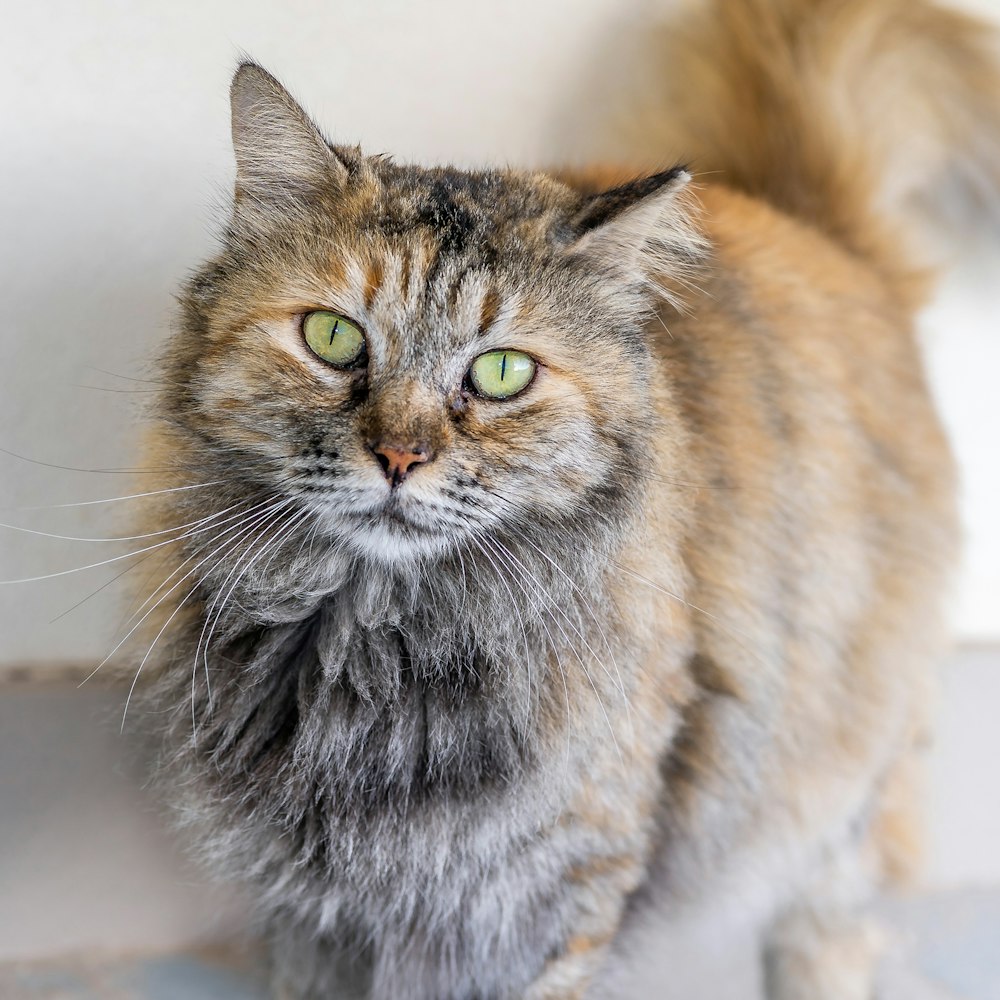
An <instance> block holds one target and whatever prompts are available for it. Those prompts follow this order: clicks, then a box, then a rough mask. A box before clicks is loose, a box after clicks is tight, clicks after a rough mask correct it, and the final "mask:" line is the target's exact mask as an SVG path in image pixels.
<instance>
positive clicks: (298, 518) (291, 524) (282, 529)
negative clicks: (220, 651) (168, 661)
mask: <svg viewBox="0 0 1000 1000" xmlns="http://www.w3.org/2000/svg"><path fill="white" fill-rule="evenodd" d="M285 512H287V507H286V508H284V510H283V511H281V512H279V521H280V517H281V515H282V514H283V513H285ZM310 514H311V511H309V510H300V511H293V513H292V515H291V516H290V517H289V518H288V520H287V521H286V522H285V523H284V524H283V525H279V527H278V528H277V529H276V531H275V533H274V534H273V535H272V537H271V539H270V541H268V542H267V543H266V544H265V546H264V547H263V548H262V549H261V550H260V551H259V552H256V553H254V554H253V555H252V557H251V558H250V561H249V562H248V563H247V564H246V566H245V567H244V568H243V570H242V572H240V574H239V576H237V577H236V579H235V580H234V581H233V584H232V586H231V587H230V588H229V592H228V593H227V594H226V596H225V597H224V598H223V599H222V603H221V604H219V608H218V611H217V613H216V615H215V621H214V622H213V623H212V626H211V628H210V629H209V631H208V636H207V638H205V641H204V647H203V646H202V638H203V637H204V636H205V626H206V625H208V622H209V620H210V618H211V616H212V609H211V608H209V610H208V611H207V612H206V614H205V624H204V625H202V630H201V635H199V637H198V645H197V647H196V648H195V653H194V663H193V664H192V666H191V673H192V677H191V684H192V693H193V691H194V675H195V672H196V671H197V669H198V657H199V653H201V658H202V661H203V662H204V664H205V685H206V692H207V695H208V706H209V711H211V709H212V685H211V679H210V667H209V662H208V651H209V648H210V647H211V645H212V637H213V636H214V635H215V631H216V629H217V628H218V625H219V622H220V621H221V619H222V615H223V613H224V611H225V609H226V604H227V603H228V601H229V599H230V598H231V597H232V595H233V593H234V592H235V590H236V588H237V586H239V583H240V580H242V579H243V577H244V576H246V574H247V573H248V572H249V571H250V569H251V567H252V566H253V565H254V563H255V562H257V560H258V559H261V558H263V556H264V555H265V553H266V552H267V551H268V550H269V549H272V548H274V546H275V545H277V543H278V542H279V541H281V540H282V539H283V538H287V537H288V535H290V534H291V533H292V531H293V530H294V529H295V528H296V527H297V526H298V525H299V524H301V523H302V522H303V521H304V520H305V519H306V518H308V517H309V516H310ZM269 520H270V519H269ZM266 530H267V527H265V528H264V529H262V530H261V531H259V532H258V533H257V535H256V536H255V537H254V539H253V542H256V541H257V539H258V538H260V537H261V535H263V534H264V533H265V532H266ZM253 542H251V543H250V544H251V545H252V544H253ZM248 551H249V550H248ZM245 558H246V554H244V555H243V556H241V557H240V560H238V561H237V563H236V566H234V567H233V570H232V571H231V572H230V574H229V576H228V577H226V581H225V582H224V583H223V584H222V587H225V586H226V583H228V581H229V580H230V579H231V578H232V575H233V573H234V572H235V571H236V570H237V569H238V568H239V565H240V562H242V561H243V559H245ZM221 592H222V590H221V588H220V590H219V591H217V592H216V600H217V599H218V595H219V594H220V593H221ZM191 710H192V712H194V703H193V702H192V704H191ZM193 721H194V719H193V717H192V722H193Z"/></svg>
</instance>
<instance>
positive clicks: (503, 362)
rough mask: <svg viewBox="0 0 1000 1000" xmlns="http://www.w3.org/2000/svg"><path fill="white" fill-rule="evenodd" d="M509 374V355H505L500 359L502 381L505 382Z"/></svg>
mask: <svg viewBox="0 0 1000 1000" xmlns="http://www.w3.org/2000/svg"><path fill="white" fill-rule="evenodd" d="M506 374H507V355H506V354H505V355H504V356H503V357H502V358H501V359H500V381H501V382H502V381H503V380H504V376H505V375H506Z"/></svg>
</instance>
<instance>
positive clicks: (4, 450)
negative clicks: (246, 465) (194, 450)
mask: <svg viewBox="0 0 1000 1000" xmlns="http://www.w3.org/2000/svg"><path fill="white" fill-rule="evenodd" d="M0 454H4V455H9V456H10V457H11V458H16V459H18V460H19V461H21V462H28V463H29V464H31V465H40V466H42V467H44V468H46V469H60V470H61V471H63V472H100V473H106V474H109V475H128V476H131V475H143V474H146V473H156V474H163V473H169V472H190V471H192V470H196V466H184V465H176V466H173V467H172V468H168V469H83V468H80V467H79V466H75V465H56V464H55V463H54V462H43V461H42V460H41V459H38V458H28V456H27V455H19V454H18V453H17V452H15V451H11V450H10V449H9V448H3V447H0ZM281 461H283V459H280V458H258V459H255V460H251V464H254V465H257V464H267V463H270V462H281Z"/></svg>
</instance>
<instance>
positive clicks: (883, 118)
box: [661, 0, 1000, 294]
mask: <svg viewBox="0 0 1000 1000" xmlns="http://www.w3.org/2000/svg"><path fill="white" fill-rule="evenodd" d="M669 45H670V52H669V53H667V54H665V55H664V56H662V57H661V58H664V60H665V63H664V65H665V68H666V70H667V72H668V73H669V78H670V82H671V88H672V92H671V94H670V96H669V103H668V104H667V105H666V107H667V118H668V119H669V121H666V122H664V123H663V124H664V125H665V126H667V127H668V128H669V129H670V132H669V134H668V135H667V136H664V137H663V138H664V139H665V141H666V142H668V143H669V148H670V149H671V150H677V151H680V152H681V153H682V154H685V155H689V156H691V158H692V164H693V166H694V168H695V169H696V170H697V171H698V172H699V173H703V174H706V175H710V173H711V172H713V171H718V172H719V173H720V175H721V176H720V177H719V179H721V180H722V181H724V182H725V183H727V184H729V185H731V186H733V187H736V188H738V189H740V190H743V191H745V192H747V193H749V194H752V195H754V196H756V197H759V198H763V199H765V200H766V201H768V202H770V203H772V204H773V205H775V206H777V207H778V208H780V209H782V210H784V211H785V212H787V213H789V214H791V215H793V216H796V217H798V218H799V219H802V220H804V221H806V222H808V223H810V224H812V225H815V226H817V227H819V228H821V229H823V230H824V231H825V232H826V233H827V234H828V235H829V236H831V237H833V238H834V239H835V240H837V241H838V242H840V243H841V244H843V245H845V246H846V247H848V248H849V249H850V250H852V251H853V252H855V253H857V254H860V255H862V256H864V257H866V258H867V259H869V260H870V261H871V263H872V264H873V265H875V266H876V267H878V268H879V269H880V270H882V271H884V272H885V273H886V276H887V277H889V278H890V279H892V280H893V281H894V283H896V284H897V286H898V287H899V288H900V290H901V291H903V292H905V290H906V288H907V287H908V276H909V275H911V274H912V273H913V265H914V264H915V263H918V262H915V261H911V260H909V259H906V258H905V257H904V256H903V253H902V251H901V250H900V243H901V241H900V240H899V238H898V233H897V232H896V230H895V226H896V225H898V223H899V222H900V221H901V220H904V219H905V218H906V217H907V215H908V213H910V212H911V211H912V209H913V207H914V204H915V203H916V202H924V203H925V204H930V205H932V206H935V207H938V208H945V209H947V208H949V207H951V208H952V209H954V208H956V207H957V206H959V205H963V204H964V205H966V206H968V205H970V204H975V205H976V206H977V211H979V212H980V213H982V212H983V211H984V210H985V211H988V212H989V214H990V215H991V216H992V218H993V219H994V220H996V219H998V218H1000V62H998V58H997V51H998V50H997V49H996V37H995V35H994V32H993V31H992V30H991V28H990V27H989V26H988V25H986V24H984V23H982V22H980V21H978V20H976V19H975V18H973V17H970V16H968V15H965V14H961V13H958V12H956V11H953V10H949V9H947V8H945V7H944V6H940V5H938V4H937V3H933V2H929V0H707V2H705V3H699V4H698V9H697V11H695V12H693V13H692V14H691V15H690V17H689V19H688V20H687V21H686V22H684V21H682V22H681V24H680V25H678V26H677V29H676V30H674V31H672V32H671V34H670V42H669ZM706 179H715V178H712V177H710V176H709V177H707V178H706ZM903 242H905V241H903ZM914 287H915V286H914ZM914 294H916V293H915V292H914Z"/></svg>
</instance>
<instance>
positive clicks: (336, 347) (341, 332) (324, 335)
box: [302, 311, 365, 368]
mask: <svg viewBox="0 0 1000 1000" xmlns="http://www.w3.org/2000/svg"><path fill="white" fill-rule="evenodd" d="M302 334H303V336H304V337H305V338H306V343H307V344H308V345H309V350H310V351H312V352H313V354H315V355H316V356H317V357H318V358H322V359H323V360H324V361H329V362H330V364H331V365H336V366H337V367H338V368H349V367H350V366H351V365H353V364H355V363H356V362H357V361H358V360H359V359H360V358H361V356H362V355H363V354H364V352H365V335H364V334H363V333H362V332H361V331H360V330H359V329H358V328H357V327H356V326H355V325H354V324H353V323H352V322H351V321H350V320H349V319H344V317H343V316H338V315H337V314H336V313H332V312H323V311H317V312H311V313H307V314H306V318H305V319H304V320H303V322H302Z"/></svg>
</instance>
